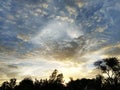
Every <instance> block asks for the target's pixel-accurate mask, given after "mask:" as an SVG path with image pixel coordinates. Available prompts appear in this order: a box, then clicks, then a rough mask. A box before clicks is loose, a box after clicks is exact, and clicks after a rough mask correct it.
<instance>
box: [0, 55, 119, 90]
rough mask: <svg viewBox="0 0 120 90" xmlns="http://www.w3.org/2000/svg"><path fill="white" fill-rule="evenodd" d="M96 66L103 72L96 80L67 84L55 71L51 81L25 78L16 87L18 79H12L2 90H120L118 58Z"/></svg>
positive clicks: (104, 61)
mask: <svg viewBox="0 0 120 90" xmlns="http://www.w3.org/2000/svg"><path fill="white" fill-rule="evenodd" d="M94 65H95V66H96V67H97V69H99V70H100V71H101V73H100V75H99V74H98V75H96V78H92V79H87V78H81V79H76V80H73V79H72V78H71V80H70V81H69V82H68V83H66V84H65V83H64V76H63V74H62V73H58V70H56V69H55V70H54V71H53V72H52V74H51V75H50V77H49V79H40V80H37V79H35V81H33V80H32V79H31V78H24V79H23V80H21V81H20V82H19V83H18V84H17V85H16V79H15V78H12V79H10V81H5V82H3V83H2V85H1V87H0V90H120V62H119V60H118V59H117V58H114V57H113V58H105V59H103V60H101V61H97V62H95V63H94ZM104 75H106V76H104Z"/></svg>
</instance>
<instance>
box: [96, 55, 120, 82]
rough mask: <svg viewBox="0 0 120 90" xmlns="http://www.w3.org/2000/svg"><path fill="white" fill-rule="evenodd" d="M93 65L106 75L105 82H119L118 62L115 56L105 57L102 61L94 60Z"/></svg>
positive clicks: (119, 67) (119, 66)
mask: <svg viewBox="0 0 120 90" xmlns="http://www.w3.org/2000/svg"><path fill="white" fill-rule="evenodd" d="M94 65H95V66H96V67H97V68H98V69H100V70H101V71H102V73H103V74H105V75H106V76H107V78H106V82H107V83H110V84H118V83H120V62H119V60H118V59H117V58H115V57H112V58H105V59H103V60H102V61H97V62H95V63H94Z"/></svg>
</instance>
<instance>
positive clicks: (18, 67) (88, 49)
mask: <svg viewBox="0 0 120 90" xmlns="http://www.w3.org/2000/svg"><path fill="white" fill-rule="evenodd" d="M119 29H120V0H0V82H2V81H5V80H9V79H10V78H13V77H15V78H17V79H18V80H21V79H23V78H24V77H29V76H30V77H32V78H37V79H40V78H49V76H50V74H51V73H52V71H53V70H54V69H57V70H58V71H59V72H60V73H63V74H64V79H65V80H66V81H68V80H69V77H73V78H74V79H76V78H84V77H85V78H92V77H95V75H96V74H97V73H98V71H97V70H95V67H94V65H93V63H94V62H95V61H97V60H101V59H103V58H106V57H117V58H119V57H120V35H119V34H120V30H119Z"/></svg>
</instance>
